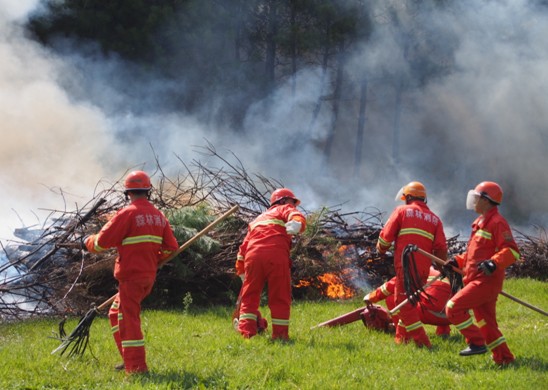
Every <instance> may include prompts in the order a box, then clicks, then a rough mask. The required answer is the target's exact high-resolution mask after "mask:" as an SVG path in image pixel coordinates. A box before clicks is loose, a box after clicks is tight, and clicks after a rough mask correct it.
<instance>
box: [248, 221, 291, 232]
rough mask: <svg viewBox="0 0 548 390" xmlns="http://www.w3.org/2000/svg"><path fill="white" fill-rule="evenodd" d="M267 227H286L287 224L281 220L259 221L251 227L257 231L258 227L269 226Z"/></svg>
mask: <svg viewBox="0 0 548 390" xmlns="http://www.w3.org/2000/svg"><path fill="white" fill-rule="evenodd" d="M267 225H279V226H285V222H284V221H282V220H281V219H265V220H264V221H257V222H255V223H252V224H250V225H249V228H250V229H251V230H253V229H255V228H256V227H257V226H267Z"/></svg>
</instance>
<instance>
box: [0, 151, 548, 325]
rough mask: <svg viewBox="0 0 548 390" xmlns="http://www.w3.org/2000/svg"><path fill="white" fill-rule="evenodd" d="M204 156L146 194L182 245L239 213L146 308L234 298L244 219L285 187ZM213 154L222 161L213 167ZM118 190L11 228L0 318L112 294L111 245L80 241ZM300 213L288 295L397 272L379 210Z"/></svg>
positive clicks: (455, 243)
mask: <svg viewBox="0 0 548 390" xmlns="http://www.w3.org/2000/svg"><path fill="white" fill-rule="evenodd" d="M204 156H206V157H207V158H208V159H209V160H210V161H208V163H207V164H203V163H201V162H200V161H193V163H192V165H191V166H190V168H188V167H187V166H186V165H185V166H184V172H186V173H185V174H184V175H180V176H179V177H177V178H176V179H170V178H168V177H167V176H166V175H164V174H163V172H162V170H161V168H160V167H158V169H157V172H156V174H155V175H154V176H153V178H155V179H156V180H157V185H156V186H155V188H154V191H153V193H152V196H151V201H152V202H153V203H154V204H155V205H156V206H157V207H158V208H160V209H161V210H162V211H163V212H164V213H165V214H166V216H167V217H168V218H169V220H170V222H171V224H172V226H173V228H174V231H175V235H176V237H177V239H178V242H179V244H180V245H181V244H183V243H185V242H186V241H188V240H189V239H190V238H192V237H193V236H195V235H196V233H198V232H199V231H201V230H202V229H203V228H204V227H206V226H207V225H209V224H210V223H211V222H212V221H213V220H215V219H216V218H217V217H218V216H219V215H220V214H222V213H224V212H226V211H227V210H229V209H230V208H231V207H232V206H233V205H238V206H239V210H238V212H237V213H235V214H232V215H231V216H230V217H228V218H226V219H225V220H223V221H222V222H221V223H220V224H219V225H216V226H215V228H214V229H213V230H212V231H211V232H210V233H209V234H208V235H207V236H202V237H200V238H199V239H198V240H197V241H196V242H195V243H193V244H192V245H191V246H190V247H188V248H187V249H186V250H184V251H183V252H182V253H181V254H180V255H179V256H178V257H176V258H175V259H173V260H172V261H170V262H169V263H167V264H166V265H165V266H164V267H162V269H160V270H159V272H158V277H157V282H156V285H155V288H154V290H153V293H152V294H151V296H150V297H149V298H147V300H146V301H145V305H146V306H148V307H170V306H171V307H173V306H181V304H183V302H184V301H185V300H188V298H189V297H190V298H191V299H192V302H194V303H196V304H198V305H206V304H212V303H216V304H227V305H232V304H233V303H234V302H235V300H236V299H235V298H236V296H237V294H238V291H239V288H240V285H241V282H240V279H239V278H237V277H236V276H235V274H234V263H235V260H236V254H237V251H238V247H239V245H240V243H241V242H242V240H243V238H244V236H245V234H246V228H247V224H248V223H249V222H250V221H251V220H252V219H254V218H255V217H256V216H257V215H259V214H260V213H261V212H262V211H264V210H265V209H266V208H267V207H268V204H269V196H270V193H271V192H272V191H273V190H274V189H275V188H279V187H283V185H282V184H281V183H279V182H277V181H275V180H272V179H268V178H265V177H263V176H261V175H256V174H255V175H249V174H248V173H247V172H246V170H245V169H244V167H243V165H242V164H241V163H240V161H239V160H238V159H237V158H236V156H233V157H234V160H235V161H236V163H231V162H230V161H228V160H227V159H225V158H223V157H221V156H220V155H219V154H218V153H217V152H216V151H215V149H214V148H213V147H212V146H208V147H207V148H205V149H204ZM211 160H213V161H218V162H221V163H222V164H221V165H222V166H223V167H222V168H218V169H216V168H211V167H212V165H213V164H212V163H211ZM121 187H122V186H121V185H120V184H119V183H115V184H114V185H113V186H112V187H111V188H108V189H105V190H103V191H101V192H100V193H98V194H96V195H95V196H94V197H93V198H92V199H90V200H89V202H88V203H87V204H85V205H84V206H83V207H81V208H80V209H78V210H71V211H67V210H64V211H54V212H52V216H51V218H50V219H49V225H47V226H43V227H42V228H41V229H34V230H32V229H18V230H17V231H16V232H15V235H16V237H18V238H20V239H21V240H22V241H21V242H11V243H9V245H7V246H3V248H2V249H3V257H5V260H4V261H3V262H0V277H1V279H0V318H2V319H20V318H28V317H30V316H36V315H67V314H73V315H81V314H82V313H85V312H86V311H87V310H89V309H90V307H91V306H92V305H93V304H97V305H98V304H100V303H102V302H104V301H105V300H107V299H108V298H110V297H111V296H112V295H113V294H114V293H115V292H116V281H115V280H114V278H113V276H112V270H113V264H114V260H115V258H116V251H114V250H112V251H108V252H104V253H102V254H91V253H88V252H86V251H84V250H81V249H80V245H81V243H82V241H83V239H84V238H85V237H86V236H87V235H89V234H93V233H96V232H98V231H99V230H100V228H101V226H102V225H104V224H105V223H106V222H107V221H108V220H109V218H111V217H112V215H113V214H114V213H115V212H116V210H118V209H120V208H122V207H123V206H124V205H125V198H124V195H123V193H122V192H121V191H120V189H121ZM305 213H306V215H307V219H308V226H307V230H306V232H305V233H304V234H302V235H299V236H297V237H296V238H295V242H294V245H293V250H292V261H293V286H294V288H293V295H294V298H296V299H347V298H352V297H354V296H356V295H359V294H364V293H365V292H366V291H369V290H370V289H372V288H374V287H377V286H378V285H379V284H381V283H382V282H383V281H385V280H387V279H389V278H391V277H392V276H393V275H394V270H393V266H392V264H393V258H392V257H391V256H383V257H379V256H377V254H376V251H375V244H376V242H377V238H378V235H379V231H380V229H381V227H382V224H381V221H382V214H381V212H380V211H377V210H373V211H372V212H355V213H347V214H342V213H341V212H340V210H338V209H337V208H336V207H335V208H329V209H328V208H323V209H321V210H319V211H313V212H307V211H306V210H305ZM520 242H521V249H522V254H523V255H524V260H523V261H522V262H520V263H519V264H517V265H516V266H514V267H513V268H512V269H511V270H510V273H511V274H512V275H514V276H529V277H533V278H540V279H542V280H545V279H546V275H547V274H548V272H547V271H548V261H547V256H548V241H547V240H546V239H545V238H544V239H534V238H531V237H522V240H521V241H520ZM448 244H449V247H450V253H458V252H461V251H462V250H463V249H464V247H465V242H462V241H459V240H458V237H453V238H451V239H449V240H448Z"/></svg>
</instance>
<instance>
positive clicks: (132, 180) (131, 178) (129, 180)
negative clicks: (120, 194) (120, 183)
mask: <svg viewBox="0 0 548 390" xmlns="http://www.w3.org/2000/svg"><path fill="white" fill-rule="evenodd" d="M124 187H125V189H126V191H145V190H150V189H151V188H152V185H151V184H150V177H149V176H148V175H147V174H146V173H145V172H143V171H133V172H130V173H129V174H128V175H127V176H126V180H125V181H124Z"/></svg>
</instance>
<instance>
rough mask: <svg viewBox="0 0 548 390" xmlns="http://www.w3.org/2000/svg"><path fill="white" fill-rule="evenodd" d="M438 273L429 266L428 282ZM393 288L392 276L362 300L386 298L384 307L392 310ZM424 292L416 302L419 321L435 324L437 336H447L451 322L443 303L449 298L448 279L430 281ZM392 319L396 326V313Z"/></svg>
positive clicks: (393, 305)
mask: <svg viewBox="0 0 548 390" xmlns="http://www.w3.org/2000/svg"><path fill="white" fill-rule="evenodd" d="M439 274H440V273H439V271H437V270H435V269H434V268H433V267H430V274H429V275H428V282H430V281H432V280H433V279H434V278H436V277H437V276H438V275H439ZM395 289H396V277H393V278H392V279H390V280H389V281H388V282H386V283H384V284H383V285H382V286H380V287H379V288H377V289H376V290H374V291H372V292H370V293H369V294H367V295H366V296H365V298H364V300H367V301H369V302H371V303H377V302H380V301H382V300H386V307H387V308H388V310H392V309H393V308H394V307H396V303H395V301H396V299H395V297H394V290H395ZM425 292H426V294H425V293H421V297H420V300H419V302H418V312H419V317H420V320H421V322H422V323H423V324H428V325H436V334H437V335H438V336H448V335H449V334H450V333H451V328H450V327H449V325H450V324H451V322H450V321H449V320H448V319H447V317H446V315H445V304H446V303H447V301H448V300H449V298H451V285H450V284H449V280H448V279H447V278H442V279H439V280H437V281H435V282H434V283H432V284H431V285H430V286H429V287H428V288H427V289H426V290H425ZM427 294H428V295H427ZM392 320H393V321H394V326H397V325H398V323H399V316H398V315H397V314H394V315H392Z"/></svg>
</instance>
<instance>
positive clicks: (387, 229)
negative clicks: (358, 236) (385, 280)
mask: <svg viewBox="0 0 548 390" xmlns="http://www.w3.org/2000/svg"><path fill="white" fill-rule="evenodd" d="M392 242H394V268H395V271H396V286H395V304H396V305H397V304H399V303H400V302H402V301H404V300H405V299H406V292H405V288H404V274H403V266H402V253H403V250H404V249H405V247H406V246H407V245H408V244H413V245H417V246H418V247H419V248H421V249H422V250H424V251H426V252H429V253H433V254H434V255H436V256H437V257H440V258H442V259H445V258H446V256H447V243H446V240H445V233H444V232H443V224H442V222H441V220H440V219H439V217H438V216H437V215H435V214H434V213H433V212H432V211H430V209H429V208H428V206H427V205H426V203H425V202H423V201H420V200H411V201H409V203H408V204H406V205H403V206H399V207H397V208H396V209H395V210H394V211H393V212H392V214H391V215H390V218H389V219H388V221H387V222H386V225H385V226H384V227H383V228H382V230H381V232H380V234H379V240H378V242H377V249H378V250H379V252H381V253H383V252H386V251H387V250H388V249H389V248H390V246H391V244H392ZM414 258H415V266H416V269H417V271H418V274H419V275H418V277H419V278H420V282H421V284H422V285H424V284H426V281H427V279H428V274H429V272H430V264H431V261H430V259H428V258H427V257H426V256H424V255H421V254H420V253H415V254H414ZM399 317H400V320H401V321H400V324H399V325H398V326H397V328H396V338H395V341H396V343H398V344H399V343H406V342H408V341H410V340H411V339H413V340H414V341H415V343H416V344H417V345H418V346H423V345H424V346H426V347H430V346H431V343H430V340H429V338H428V335H427V334H426V332H425V331H424V328H423V326H422V322H421V320H420V315H419V312H418V310H417V308H416V307H415V306H413V305H405V306H403V307H402V308H401V309H400V311H399Z"/></svg>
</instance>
